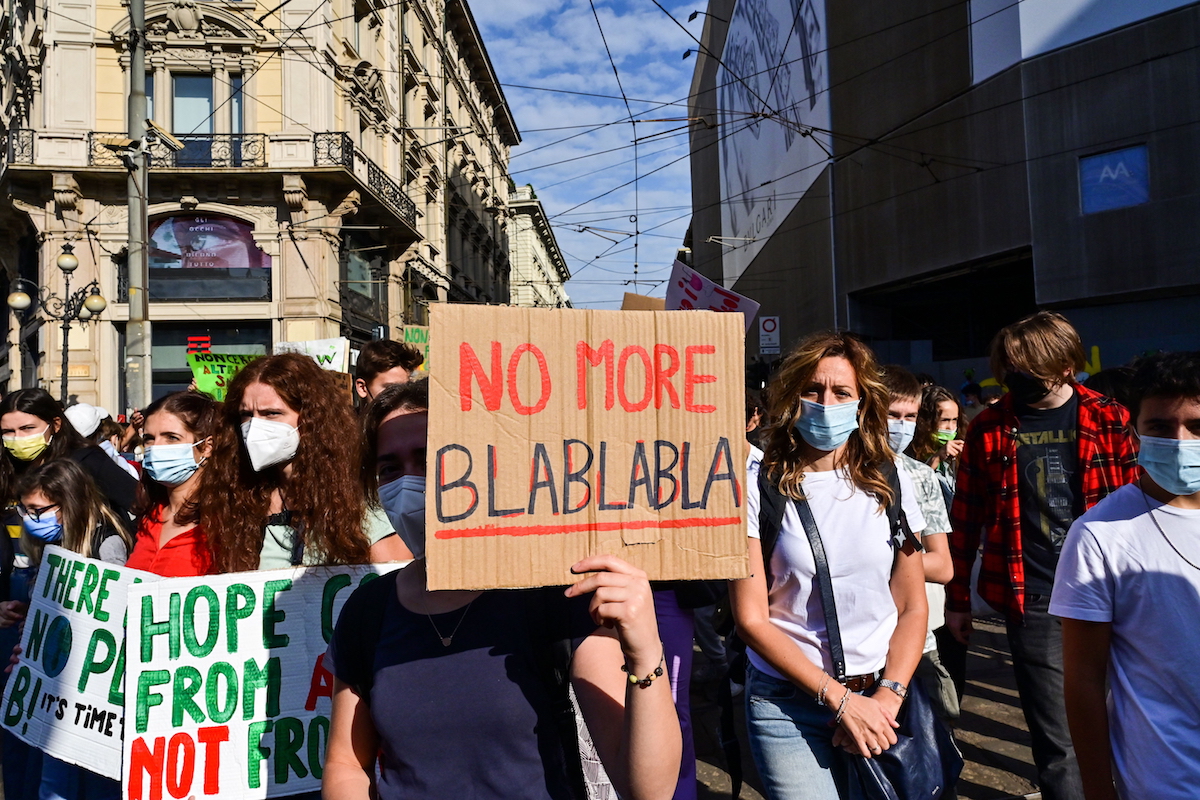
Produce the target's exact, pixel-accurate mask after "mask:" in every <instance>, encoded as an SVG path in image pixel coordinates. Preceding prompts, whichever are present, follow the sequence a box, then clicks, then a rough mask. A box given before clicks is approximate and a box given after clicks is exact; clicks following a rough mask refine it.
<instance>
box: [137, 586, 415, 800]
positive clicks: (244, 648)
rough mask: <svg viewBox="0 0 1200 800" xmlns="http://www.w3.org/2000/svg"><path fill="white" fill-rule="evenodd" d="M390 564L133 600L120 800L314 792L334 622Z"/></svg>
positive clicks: (148, 592) (144, 590)
mask: <svg viewBox="0 0 1200 800" xmlns="http://www.w3.org/2000/svg"><path fill="white" fill-rule="evenodd" d="M398 566H400V565H398V564H380V565H373V566H360V567H307V568H297V569H288V570H270V571H265V572H249V573H246V572H243V573H234V574H229V575H218V576H209V577H206V578H203V579H195V578H175V579H167V580H162V581H159V582H157V583H154V584H141V585H138V586H134V587H132V588H131V589H130V592H129V618H130V625H129V632H128V645H127V648H128V649H127V655H126V662H127V673H126V706H125V707H126V712H127V718H128V720H129V721H128V724H127V725H126V727H125V760H124V796H125V797H126V798H127V799H128V800H150V799H151V798H164V797H168V796H169V797H175V798H186V797H195V798H197V799H198V798H202V797H216V796H220V797H222V798H225V797H232V798H263V797H281V796H285V795H291V794H297V793H300V792H310V791H317V790H319V789H320V788H321V775H322V772H323V768H324V762H325V748H326V745H327V744H328V741H329V715H330V709H331V704H332V691H333V676H332V675H331V674H330V672H329V670H328V669H327V668H326V666H325V664H324V659H325V650H326V647H327V645H328V642H329V639H330V637H331V636H332V633H333V626H334V622H335V621H336V620H337V615H338V614H339V613H340V612H341V608H342V605H343V604H344V603H345V601H346V598H348V597H349V596H350V593H351V592H352V591H353V590H354V588H355V587H356V586H358V585H360V584H362V583H364V582H366V581H368V580H371V579H373V578H375V577H377V576H378V573H380V572H385V571H388V570H391V569H395V568H396V567H398Z"/></svg>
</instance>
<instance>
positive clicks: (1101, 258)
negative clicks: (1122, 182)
mask: <svg viewBox="0 0 1200 800" xmlns="http://www.w3.org/2000/svg"><path fill="white" fill-rule="evenodd" d="M1198 38H1200V8H1198V7H1196V6H1192V7H1190V8H1187V9H1183V10H1181V11H1177V12H1173V13H1170V14H1165V15H1163V16H1161V17H1157V18H1155V19H1152V20H1149V21H1147V22H1144V23H1141V24H1138V25H1133V26H1131V27H1129V28H1126V29H1123V30H1119V31H1116V32H1114V33H1111V34H1108V35H1106V36H1101V37H1098V38H1096V39H1093V40H1090V41H1087V42H1084V43H1082V44H1079V45H1077V46H1075V47H1071V48H1068V49H1066V50H1062V51H1058V52H1056V53H1051V54H1049V55H1047V56H1044V57H1042V58H1038V59H1035V60H1032V61H1029V62H1027V63H1026V64H1025V65H1024V66H1023V67H1022V72H1023V75H1024V79H1025V95H1026V98H1027V99H1026V116H1027V125H1028V129H1027V137H1028V148H1029V158H1030V161H1029V190H1030V196H1031V203H1032V209H1031V210H1032V218H1033V245H1034V267H1035V270H1036V275H1037V297H1038V301H1039V302H1041V303H1048V304H1055V303H1067V302H1072V301H1077V300H1082V299H1087V298H1096V297H1100V296H1115V297H1113V299H1121V296H1122V295H1126V294H1128V293H1141V292H1148V291H1158V292H1159V293H1163V292H1174V291H1178V290H1179V289H1181V288H1187V287H1190V289H1189V290H1194V289H1200V270H1198V269H1197V264H1198V263H1200V225H1197V224H1196V221H1197V219H1200V191H1198V189H1200V186H1198V182H1200V55H1198V52H1197V40H1198ZM1135 144H1145V145H1147V147H1148V151H1149V164H1150V201H1149V202H1148V203H1145V204H1143V205H1139V206H1134V207H1131V208H1124V209H1116V210H1112V211H1104V212H1100V213H1095V214H1088V215H1084V214H1082V212H1081V209H1080V190H1079V158H1080V157H1081V156H1087V155H1091V154H1093V153H1098V152H1103V151H1106V150H1112V149H1116V148H1118V147H1123V146H1127V145H1135Z"/></svg>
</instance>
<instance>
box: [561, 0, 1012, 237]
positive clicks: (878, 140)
mask: <svg viewBox="0 0 1200 800" xmlns="http://www.w3.org/2000/svg"><path fill="white" fill-rule="evenodd" d="M651 1H652V2H653V3H654V4H655V5H657V6H658V7H659V8H660V9H661V10H662V11H663V13H664V14H666V15H667V16H668V17H669V18H670V19H671V20H672V21H673V22H674V23H675V24H676V25H678V26H679V27H681V28H683V25H682V24H681V23H680V22H679V21H678V20H677V19H675V18H674V17H673V16H671V14H670V12H668V11H667V10H666V9H665V8H663V7H662V5H661V4H660V3H659V2H658V0H651ZM1022 2H1024V0H1013V2H1012V3H1010V4H1009V5H1006V6H1003V7H1002V8H1000V9H997V10H996V11H994V12H992V13H991V14H988V15H986V16H985V17H981V18H980V19H978V20H975V21H972V22H968V23H967V25H966V26H965V27H958V28H955V29H954V30H952V31H950V32H949V33H946V34H943V35H942V36H939V37H937V38H936V39H933V40H932V41H930V42H924V43H922V44H921V45H918V46H917V47H915V48H912V49H911V50H906V51H904V52H903V53H900V54H898V55H896V56H893V57H892V58H890V59H888V60H886V61H884V62H882V63H880V64H876V65H874V66H872V67H869V68H868V69H866V70H864V71H862V72H860V73H857V74H856V75H853V76H850V77H849V78H847V79H845V80H842V81H839V82H838V83H831V84H830V85H829V86H827V87H826V88H825V89H822V90H820V92H818V93H817V94H822V93H825V92H829V91H831V90H832V89H834V88H835V87H837V86H841V85H843V84H845V83H848V82H849V81H852V80H857V79H858V78H861V77H862V76H864V75H866V74H868V73H870V72H873V71H875V70H877V69H880V68H881V67H884V66H886V65H887V64H890V63H892V62H894V61H897V60H899V59H900V58H903V57H905V56H907V55H911V54H913V53H916V52H919V51H920V50H922V49H924V48H925V47H928V46H929V45H930V44H932V43H933V42H937V41H940V40H941V39H944V38H947V37H948V36H951V35H954V34H956V33H959V32H961V31H963V30H965V29H966V28H969V27H971V26H972V25H975V24H978V23H979V22H982V21H983V20H985V19H988V18H989V17H992V16H995V15H996V14H999V13H1002V12H1003V11H1005V10H1007V9H1009V8H1012V7H1014V6H1017V5H1019V4H1020V3H1022ZM943 10H944V9H943ZM902 24H907V23H897V25H893V26H889V28H887V29H890V28H894V27H898V26H899V25H902ZM683 29H684V31H685V32H687V34H688V36H691V38H692V39H693V40H695V41H696V42H697V43H699V40H698V39H696V37H695V36H693V35H692V34H691V32H690V31H687V29H686V28H683ZM887 29H884V30H887ZM880 32H882V31H873V32H872V33H871V34H865V35H864V36H862V37H858V38H859V39H862V38H867V37H868V36H872V35H875V34H876V33H880ZM851 41H855V40H851ZM844 44H845V43H844ZM701 46H703V45H701ZM839 46H840V45H839ZM829 49H830V48H826V50H825V51H821V52H826V51H828V50H829ZM705 50H706V51H707V50H708V48H707V47H705ZM713 58H714V59H715V60H717V61H718V63H721V62H720V59H717V58H716V56H713ZM797 60H799V59H797ZM787 63H792V62H787ZM726 71H727V72H730V74H733V73H732V72H731V71H730V70H729V69H728V68H726ZM768 71H769V70H762V71H761V72H760V73H755V74H762V73H763V72H768ZM737 82H741V83H743V85H744V84H745V82H744V80H742V79H740V78H738V79H735V80H732V81H728V82H727V83H726V84H724V85H731V84H733V83H737ZM965 91H970V90H969V89H968V90H964V93H965ZM752 94H754V96H755V97H756V99H758V100H759V101H760V102H762V98H761V97H758V95H757V94H755V93H753V92H752ZM961 94H962V93H960V95H961ZM690 96H691V95H689V97H690ZM947 102H949V101H947ZM939 105H942V104H939ZM926 113H930V112H929V111H926V112H922V114H920V115H918V116H917V117H916V118H919V117H920V116H923V115H924V114H926ZM916 118H914V119H916ZM900 127H902V126H897V127H894V128H893V129H892V131H890V132H889V133H885V134H882V135H880V136H876V137H874V138H867V137H857V138H859V139H865V140H866V141H865V142H863V143H857V144H856V146H855V147H854V148H853V149H852V150H851V151H850V153H848V154H842V155H839V156H838V157H837V159H836V160H842V159H844V158H846V157H848V156H851V155H854V154H856V153H858V152H861V151H862V150H864V149H868V148H877V147H879V146H880V145H883V146H888V147H893V148H897V149H908V148H903V146H901V145H894V144H888V143H885V142H882V139H884V138H886V137H887V136H888V135H891V134H892V133H894V132H896V131H897V130H899V128H900ZM831 135H832V134H831ZM721 138H723V137H721ZM710 144H712V143H710ZM822 149H825V148H824V147H822ZM826 152H827V153H828V150H826ZM878 152H880V153H883V154H885V155H891V156H893V157H897V158H902V157H901V156H899V155H897V154H895V153H888V152H887V151H886V150H879V151H878ZM911 152H914V153H919V152H920V151H917V150H911ZM921 155H923V156H924V155H926V154H924V153H921ZM902 160H905V161H911V159H903V158H902ZM934 160H935V161H940V159H934ZM962 160H966V159H962ZM820 163H823V162H820ZM912 163H916V162H912ZM813 166H814V165H811V164H810V165H806V166H804V167H801V168H800V169H798V170H794V171H793V172H791V173H788V174H787V175H784V176H781V177H778V178H774V179H772V180H771V181H768V182H766V183H764V184H762V185H760V186H758V187H753V188H752V189H751V190H748V191H754V190H755V189H758V188H761V186H765V185H769V184H770V183H774V182H777V181H779V180H782V179H783V178H785V177H790V176H791V175H794V174H797V173H799V172H802V171H804V170H806V169H811V168H812V167H813ZM624 185H627V184H624ZM620 188H622V187H621V186H618V187H616V188H614V189H611V190H609V191H607V192H604V193H602V194H599V195H597V196H596V197H594V198H591V199H589V200H585V201H583V202H582V203H578V204H576V205H574V206H572V207H571V208H570V209H568V211H573V210H574V209H576V208H579V207H581V206H583V205H587V204H588V203H591V202H594V201H595V200H597V199H600V198H602V197H605V196H607V195H609V194H611V193H612V192H613V191H616V190H617V189H620ZM745 193H746V192H743V193H742V194H745ZM560 213H565V212H560ZM554 216H555V217H557V216H558V215H557V214H556V215H554Z"/></svg>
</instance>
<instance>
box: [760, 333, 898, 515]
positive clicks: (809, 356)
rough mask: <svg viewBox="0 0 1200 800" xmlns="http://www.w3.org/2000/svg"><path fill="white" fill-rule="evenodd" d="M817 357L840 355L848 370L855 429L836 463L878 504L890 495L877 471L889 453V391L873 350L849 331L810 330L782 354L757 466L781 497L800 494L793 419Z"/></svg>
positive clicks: (802, 462)
mask: <svg viewBox="0 0 1200 800" xmlns="http://www.w3.org/2000/svg"><path fill="white" fill-rule="evenodd" d="M823 358H844V359H846V360H847V361H849V362H850V366H851V367H852V368H853V369H854V374H855V377H856V378H857V381H858V394H859V398H860V400H859V410H858V429H857V430H855V431H854V432H853V433H851V434H850V439H849V441H848V442H847V443H846V450H845V454H844V460H843V463H842V465H841V466H842V467H844V468H845V470H846V472H847V473H848V474H849V476H850V479H851V480H852V481H853V482H854V484H855V486H857V487H858V488H859V489H861V490H863V491H864V492H867V493H869V494H872V495H874V496H875V497H876V498H877V499H878V500H879V505H880V507H881V508H883V507H885V506H886V505H887V504H888V503H890V502H892V499H893V498H892V487H891V486H890V485H889V484H888V481H887V478H885V477H884V473H883V465H884V464H885V463H888V462H889V461H890V460H891V458H892V451H891V447H890V446H889V444H888V435H887V412H888V404H889V395H888V390H887V387H886V386H884V384H883V381H882V380H881V378H880V372H879V363H878V362H877V361H876V360H875V354H874V353H873V352H872V351H871V348H870V347H868V346H867V345H866V343H865V342H863V340H862V339H860V338H858V337H857V336H855V335H854V334H852V333H842V332H839V331H824V332H821V333H814V334H811V335H810V336H808V337H807V338H805V339H804V340H803V341H801V342H800V343H799V344H798V345H796V347H795V348H793V349H792V351H791V352H790V353H788V354H787V356H786V357H785V358H784V359H783V363H782V364H781V365H780V367H779V369H778V371H776V373H775V375H774V377H773V378H772V380H771V384H770V386H768V387H767V415H768V422H767V425H766V433H765V435H764V439H765V442H766V447H765V450H766V457H765V458H764V459H763V466H762V468H763V469H764V470H765V471H766V474H767V476H768V477H769V478H770V479H771V480H772V481H773V482H775V483H776V484H777V485H778V486H779V491H780V492H781V493H783V494H784V495H785V496H787V497H791V498H800V497H802V496H803V494H804V490H803V488H802V484H803V482H804V468H805V467H806V466H809V465H810V463H811V462H810V460H809V459H806V458H805V456H804V452H805V449H804V447H803V442H804V440H803V439H802V438H801V437H800V434H799V432H797V431H796V428H795V422H796V420H797V419H799V418H800V413H801V407H800V395H801V394H802V393H803V392H804V390H805V389H806V388H808V386H810V385H811V384H812V380H813V375H814V374H816V371H817V365H818V364H820V363H821V359H823Z"/></svg>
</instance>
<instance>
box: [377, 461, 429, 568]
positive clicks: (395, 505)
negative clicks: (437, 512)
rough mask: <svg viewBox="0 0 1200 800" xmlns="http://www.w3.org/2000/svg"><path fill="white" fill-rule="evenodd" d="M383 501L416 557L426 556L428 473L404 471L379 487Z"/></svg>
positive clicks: (386, 510) (394, 524)
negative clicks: (406, 473)
mask: <svg viewBox="0 0 1200 800" xmlns="http://www.w3.org/2000/svg"><path fill="white" fill-rule="evenodd" d="M379 505H381V506H383V513H385V514H387V518H388V521H389V522H391V523H392V527H393V528H394V529H395V531H396V533H397V534H399V536H400V539H401V541H403V542H404V545H405V547H407V548H408V549H409V552H411V553H412V554H413V558H424V557H425V476H424V475H402V476H400V477H399V478H397V479H396V480H394V481H391V482H390V483H385V484H383V485H382V486H380V487H379Z"/></svg>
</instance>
